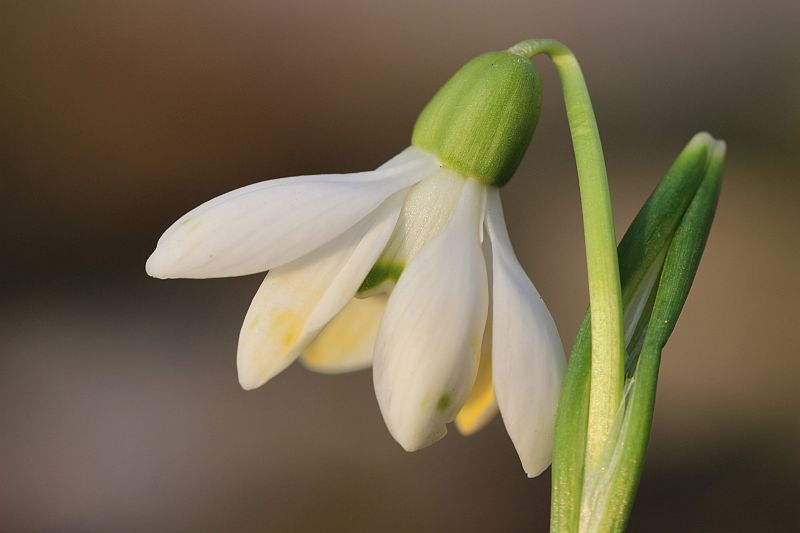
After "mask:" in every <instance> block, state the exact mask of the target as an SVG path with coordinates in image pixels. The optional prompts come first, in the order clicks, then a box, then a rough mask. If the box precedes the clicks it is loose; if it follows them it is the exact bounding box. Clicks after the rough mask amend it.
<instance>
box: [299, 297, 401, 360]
mask: <svg viewBox="0 0 800 533" xmlns="http://www.w3.org/2000/svg"><path fill="white" fill-rule="evenodd" d="M386 300H387V297H386V295H383V294H379V295H377V296H373V297H370V298H353V299H352V300H350V302H349V303H348V304H347V305H346V306H345V307H344V309H342V310H341V311H340V312H339V314H337V315H336V316H335V317H334V318H333V320H331V321H330V322H329V323H328V325H327V326H325V328H324V329H323V330H322V333H320V334H319V336H318V337H317V338H316V339H315V340H314V342H312V343H311V345H310V346H309V347H308V348H307V349H306V351H305V352H303V355H302V356H301V358H300V361H301V362H302V363H303V364H304V365H305V366H306V367H308V368H309V369H310V370H314V371H316V372H323V373H326V374H338V373H342V372H351V371H353V370H361V369H364V368H368V367H369V366H370V365H371V364H372V354H373V352H374V349H375V338H376V337H377V336H378V325H379V324H380V322H381V317H382V316H383V311H384V309H385V308H386Z"/></svg>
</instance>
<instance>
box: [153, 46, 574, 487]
mask: <svg viewBox="0 0 800 533" xmlns="http://www.w3.org/2000/svg"><path fill="white" fill-rule="evenodd" d="M540 94H541V93H540V90H539V82H538V75H537V73H536V70H535V69H534V67H533V65H532V64H531V63H530V61H528V60H527V59H525V58H524V57H522V56H520V55H518V54H514V53H511V52H493V53H488V54H484V55H482V56H479V57H478V58H476V59H474V60H473V61H471V62H470V63H468V64H467V65H466V66H465V67H463V68H462V69H461V70H460V71H459V72H458V73H457V74H456V75H455V76H454V77H453V78H452V79H451V80H450V81H448V83H447V84H446V85H445V86H444V87H443V88H442V90H440V91H439V93H437V95H436V96H435V97H434V99H433V100H432V101H431V102H430V103H429V104H428V106H427V107H426V108H425V109H424V110H423V112H422V114H421V115H420V118H419V119H418V121H417V124H416V126H415V129H414V134H413V137H412V146H411V147H409V148H407V149H405V150H403V151H402V152H401V153H400V154H399V155H398V156H396V157H394V158H393V159H391V160H389V161H388V162H387V163H385V164H384V165H382V166H381V167H379V168H378V169H377V170H374V171H371V172H361V173H355V174H332V175H316V176H299V177H292V178H284V179H279V180H271V181H265V182H262V183H257V184H254V185H250V186H247V187H243V188H241V189H237V190H235V191H232V192H229V193H227V194H224V195H222V196H220V197H218V198H215V199H213V200H210V201H208V202H206V203H205V204H202V205H201V206H199V207H197V208H195V209H193V210H192V211H190V212H189V213H187V214H186V215H184V216H183V217H181V218H180V219H178V221H177V222H175V223H174V224H173V225H172V226H171V227H170V228H169V229H167V231H166V232H165V233H164V235H163V236H162V237H161V239H160V240H159V242H158V245H157V247H156V250H155V252H153V254H152V256H151V257H150V259H149V260H148V262H147V272H148V274H150V275H151V276H154V277H158V278H181V277H182V278H210V277H224V276H240V275H246V274H252V273H257V272H263V271H269V272H268V274H267V275H266V278H265V279H264V282H263V283H262V284H261V287H260V288H259V290H258V292H257V293H256V295H255V297H254V299H253V302H252V304H251V305H250V308H249V310H248V312H247V315H246V317H245V319H244V323H243V325H242V329H241V333H240V337H239V347H238V355H237V367H238V373H239V381H240V383H241V385H242V387H243V388H245V389H254V388H256V387H259V386H261V385H263V384H264V383H266V382H267V381H268V380H269V379H271V378H273V377H274V376H276V375H277V374H278V373H280V372H281V371H282V370H284V369H285V368H286V367H288V366H289V365H290V364H292V362H294V361H295V360H296V359H298V358H299V359H300V360H301V361H302V362H303V363H304V364H305V365H306V366H308V367H309V368H311V369H314V370H319V371H322V372H331V373H335V372H344V371H350V370H357V369H360V368H365V367H368V366H370V365H372V367H373V377H374V384H375V393H376V396H377V399H378V403H379V405H380V409H381V412H382V414H383V417H384V420H385V422H386V425H387V426H388V428H389V431H390V432H391V434H392V436H393V437H394V438H395V439H396V440H397V442H398V443H400V445H401V446H402V447H403V448H405V449H406V450H409V451H413V450H418V449H420V448H423V447H425V446H428V445H430V444H432V443H434V442H436V441H437V440H439V439H440V438H442V437H443V436H444V435H445V433H446V431H447V430H446V426H447V424H448V423H450V422H452V421H455V423H456V426H457V428H458V429H459V431H460V432H461V433H463V434H470V433H472V432H474V431H477V430H478V429H480V428H481V427H483V426H484V425H485V424H486V423H488V422H489V421H490V420H491V419H492V418H493V417H494V415H495V414H496V413H497V412H498V411H499V412H500V413H501V414H502V417H503V421H504V423H505V426H506V429H507V430H508V433H509V435H510V437H511V439H512V441H513V443H514V445H515V447H516V450H517V452H518V454H519V457H520V459H521V462H522V466H523V468H524V470H525V472H526V473H527V474H528V475H530V476H536V475H538V474H540V473H541V472H542V471H543V470H544V469H546V468H547V467H548V465H549V464H550V457H551V450H552V441H553V428H554V421H555V412H556V406H557V402H558V396H559V390H560V384H561V379H562V375H563V372H564V366H565V360H564V353H563V348H562V345H561V341H560V338H559V336H558V332H557V330H556V326H555V324H554V322H553V319H552V317H551V316H550V313H549V312H548V310H547V307H546V306H545V304H544V302H543V301H542V299H541V297H540V296H539V294H538V292H537V291H536V289H535V287H534V286H533V284H532V283H531V281H530V280H529V279H528V277H527V275H526V274H525V272H524V270H523V269H522V267H521V266H520V264H519V262H518V261H517V258H516V256H515V254H514V251H513V249H512V246H511V242H510V239H509V236H508V232H507V230H506V226H505V221H504V218H503V211H502V206H501V201H500V194H499V187H500V186H502V185H503V184H504V183H506V182H507V181H508V180H509V179H510V178H511V176H512V174H513V172H514V170H515V169H516V167H517V166H518V164H519V161H520V159H521V157H522V155H523V154H524V152H525V149H526V148H527V145H528V143H529V141H530V138H531V136H532V134H533V130H534V128H535V125H536V121H537V118H538V111H539V105H540ZM490 282H491V283H490ZM490 285H491V287H490Z"/></svg>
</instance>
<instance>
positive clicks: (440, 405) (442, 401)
mask: <svg viewBox="0 0 800 533" xmlns="http://www.w3.org/2000/svg"><path fill="white" fill-rule="evenodd" d="M450 401H451V398H450V394H448V393H446V392H445V393H444V394H442V395H441V396H439V401H438V402H436V410H437V411H439V412H440V413H443V412H444V411H446V410H447V408H448V407H450Z"/></svg>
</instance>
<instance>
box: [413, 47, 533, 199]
mask: <svg viewBox="0 0 800 533" xmlns="http://www.w3.org/2000/svg"><path fill="white" fill-rule="evenodd" d="M541 101H542V90H541V83H540V81H539V73H538V72H537V71H536V68H535V67H534V66H533V64H532V63H531V62H530V61H529V60H528V59H526V58H524V57H521V56H519V55H516V54H513V53H511V52H488V53H485V54H482V55H480V56H478V57H476V58H475V59H473V60H472V61H470V62H469V63H467V64H466V65H464V66H463V67H462V68H461V70H459V71H458V72H456V74H455V75H454V76H453V77H452V78H450V80H449V81H448V82H447V83H446V84H445V85H444V86H443V87H442V88H441V89H439V92H437V93H436V95H435V96H434V97H433V99H432V100H431V101H430V102H429V103H428V105H427V106H425V109H423V110H422V113H421V114H420V116H419V118H418V119H417V123H416V124H415V126H414V134H413V136H412V139H411V144H413V145H414V146H417V147H418V148H422V149H425V150H428V151H429V152H431V153H433V154H434V155H435V156H436V157H438V158H439V160H440V161H441V162H442V163H444V164H445V165H447V166H448V167H450V168H452V169H453V170H455V171H457V172H459V173H461V174H464V175H466V176H469V177H471V178H476V179H478V180H480V181H481V182H483V183H485V184H487V185H494V186H498V187H499V186H502V185H504V184H505V183H506V182H507V181H508V180H509V179H510V178H511V176H512V174H513V173H514V171H515V170H516V168H517V166H519V162H520V160H521V159H522V156H523V155H524V154H525V150H526V149H527V148H528V144H529V143H530V141H531V137H532V136H533V131H534V129H536V123H537V122H538V120H539V109H540V108H541Z"/></svg>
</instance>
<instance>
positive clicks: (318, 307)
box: [237, 192, 404, 389]
mask: <svg viewBox="0 0 800 533" xmlns="http://www.w3.org/2000/svg"><path fill="white" fill-rule="evenodd" d="M403 195H404V192H400V193H397V194H395V195H394V196H393V197H392V198H389V199H388V200H387V201H386V202H385V203H384V205H382V206H381V207H380V208H378V209H377V210H375V212H373V213H371V214H370V215H369V216H368V217H367V218H366V219H364V220H362V221H361V222H360V223H358V224H357V225H356V226H354V227H352V228H350V229H349V230H348V231H346V232H345V233H344V234H343V235H341V236H339V237H338V238H336V239H334V240H333V241H331V242H329V243H328V244H326V245H324V246H322V247H321V248H319V249H317V250H316V251H314V252H312V253H311V254H309V255H307V256H304V257H302V258H301V259H298V260H297V261H295V262H293V263H290V264H288V265H285V266H283V267H278V268H276V269H274V270H271V271H270V272H269V274H267V277H266V278H265V279H264V282H263V283H262V284H261V287H260V288H259V289H258V292H257V293H256V296H255V298H254V299H253V303H252V304H250V309H249V310H248V311H247V316H246V317H245V319H244V324H243V325H242V331H241V333H240V334H239V350H238V356H237V366H238V369H239V383H240V384H241V385H242V387H243V388H245V389H253V388H256V387H259V386H261V385H263V384H264V383H265V382H266V381H267V380H268V379H270V378H271V377H273V376H274V375H276V374H277V373H278V372H280V371H281V370H283V369H284V368H286V367H287V366H288V365H289V364H291V363H292V361H294V360H295V359H296V358H297V356H298V355H300V353H302V352H303V350H305V349H306V347H307V346H308V345H309V343H311V341H312V340H314V338H315V337H316V336H317V334H319V332H320V331H321V330H322V328H324V327H325V325H326V324H327V323H328V321H329V320H330V319H331V318H333V316H334V315H336V313H338V312H339V311H340V310H341V309H342V308H343V307H344V306H345V305H346V304H347V302H349V301H350V299H351V298H352V297H353V295H354V294H355V292H356V291H357V290H358V287H359V285H360V284H361V282H362V281H363V279H364V277H365V276H366V275H367V272H368V271H369V269H370V268H371V267H372V264H373V263H374V262H375V260H376V259H377V257H378V255H379V254H380V252H381V250H383V247H384V246H385V245H386V241H387V240H388V239H389V236H390V235H391V233H392V229H393V228H394V225H395V223H396V222H397V217H398V216H399V214H400V208H401V205H402V200H403Z"/></svg>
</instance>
